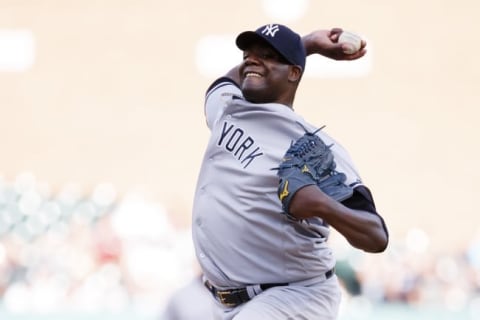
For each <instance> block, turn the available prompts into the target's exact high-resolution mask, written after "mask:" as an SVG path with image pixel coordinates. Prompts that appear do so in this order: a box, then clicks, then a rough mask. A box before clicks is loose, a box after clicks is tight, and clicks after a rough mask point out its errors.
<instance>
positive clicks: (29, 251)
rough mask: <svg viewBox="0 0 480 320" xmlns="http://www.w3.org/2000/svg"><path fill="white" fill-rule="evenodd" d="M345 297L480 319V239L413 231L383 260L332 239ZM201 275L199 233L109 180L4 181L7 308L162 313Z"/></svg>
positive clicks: (3, 296) (1, 237)
mask: <svg viewBox="0 0 480 320" xmlns="http://www.w3.org/2000/svg"><path fill="white" fill-rule="evenodd" d="M331 244H332V246H333V247H334V250H335V254H336V255H337V258H338V264H337V275H338V276H339V279H340V280H341V282H342V284H343V287H344V290H345V296H346V299H345V301H347V302H348V301H349V300H350V299H354V298H355V297H362V299H363V300H364V301H369V303H372V304H377V303H396V304H408V305H412V306H415V305H419V306H425V305H442V306H443V307H446V308H448V309H449V310H453V311H455V310H464V309H470V310H475V312H477V311H478V314H480V236H479V237H478V238H476V237H474V239H472V241H471V243H470V244H469V245H468V246H466V247H465V248H463V249H462V250H459V251H456V252H434V251H433V250H430V249H429V246H428V235H427V234H426V233H424V232H422V230H420V229H412V230H411V231H410V232H409V233H408V234H407V235H406V236H405V238H404V239H392V240H391V244H390V247H389V249H388V250H387V251H386V252H385V253H382V254H379V255H370V254H363V253H362V252H360V251H358V250H354V249H352V248H351V247H350V246H349V245H348V244H346V243H345V241H344V240H342V238H340V237H338V236H335V234H334V235H333V237H332V239H331ZM198 274H199V271H198V268H197V266H196V263H195V259H194V253H193V247H192V244H191V238H190V230H189V228H188V227H178V226H175V225H174V223H172V219H171V216H169V213H168V212H167V210H166V209H165V208H164V207H163V206H162V205H161V204H158V203H155V202H153V201H149V200H148V199H146V198H145V197H144V196H142V195H141V194H138V193H131V194H125V195H122V196H119V195H118V194H117V192H116V191H115V188H114V187H113V186H112V185H110V184H99V185H98V186H96V187H94V188H92V190H90V192H85V191H83V190H82V189H81V188H80V187H79V186H77V185H74V184H70V185H66V186H65V187H64V188H62V189H60V190H57V191H55V192H54V191H52V190H51V189H50V187H49V186H48V184H46V183H42V182H39V181H37V180H36V178H35V177H34V176H33V175H32V174H30V173H22V174H20V175H19V176H17V177H16V178H15V179H12V180H11V181H7V180H6V179H0V303H1V304H2V305H3V308H4V309H6V310H7V311H8V312H10V313H35V314H39V313H44V314H49V313H56V312H65V311H69V312H110V313H116V312H118V313H121V312H125V311H129V312H132V311H133V312H136V313H139V314H144V315H159V314H160V313H161V312H162V310H164V308H166V306H167V303H168V301H169V299H170V297H172V296H173V295H174V294H175V292H178V291H179V290H181V289H182V288H183V287H185V286H186V285H187V284H188V283H189V282H190V280H191V279H195V278H196V277H197V276H198Z"/></svg>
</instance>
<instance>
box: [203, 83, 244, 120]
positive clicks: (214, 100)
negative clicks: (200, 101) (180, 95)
mask: <svg viewBox="0 0 480 320" xmlns="http://www.w3.org/2000/svg"><path fill="white" fill-rule="evenodd" d="M233 96H237V97H242V92H241V90H240V88H239V87H238V85H237V84H236V83H235V82H234V81H233V80H232V79H230V78H227V77H223V78H220V79H217V80H216V81H214V82H213V83H212V84H211V85H210V87H209V88H208V89H207V92H206V95H205V119H206V121H207V126H208V128H209V129H212V127H213V126H214V124H215V123H216V122H217V121H218V119H220V117H221V115H222V113H223V110H224V109H225V107H226V106H227V103H228V102H229V101H230V100H231V99H232V97H233Z"/></svg>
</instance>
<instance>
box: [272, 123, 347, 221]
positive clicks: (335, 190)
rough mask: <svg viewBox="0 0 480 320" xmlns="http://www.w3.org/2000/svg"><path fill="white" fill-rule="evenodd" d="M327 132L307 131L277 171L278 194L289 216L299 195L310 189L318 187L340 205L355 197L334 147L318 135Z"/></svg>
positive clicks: (286, 154)
mask: <svg viewBox="0 0 480 320" xmlns="http://www.w3.org/2000/svg"><path fill="white" fill-rule="evenodd" d="M302 127H303V126H302ZM323 128H324V127H321V128H319V129H317V130H316V131H314V132H308V131H307V130H306V129H305V128H304V127H303V129H304V130H305V134H304V135H303V136H302V137H300V138H299V139H297V140H296V141H295V142H294V143H292V145H291V146H290V147H289V148H288V150H287V151H286V153H285V155H284V157H283V159H282V162H281V163H280V166H279V167H278V168H275V169H277V170H278V172H277V175H278V177H279V186H278V192H277V194H278V197H279V199H280V201H281V202H282V208H283V211H284V212H285V213H287V214H288V213H289V211H288V209H289V207H290V201H291V200H292V198H293V196H294V195H295V193H296V192H297V191H298V190H300V189H301V188H303V187H306V186H309V185H317V186H318V187H319V188H320V189H321V190H322V191H323V192H324V193H325V194H327V195H328V196H330V197H332V198H333V199H335V200H337V201H342V200H345V199H347V198H348V197H350V196H351V195H352V193H353V189H352V188H351V187H349V186H347V185H346V184H345V180H346V176H345V174H343V173H340V172H338V171H336V170H335V167H336V164H335V160H334V157H333V153H332V150H331V149H330V148H331V146H327V145H326V144H325V143H324V142H323V140H322V139H320V137H319V136H318V135H317V134H316V133H317V132H318V131H320V130H321V129H323Z"/></svg>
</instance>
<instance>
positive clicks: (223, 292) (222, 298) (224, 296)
mask: <svg viewBox="0 0 480 320" xmlns="http://www.w3.org/2000/svg"><path fill="white" fill-rule="evenodd" d="M230 294H231V293H230V291H227V290H218V291H217V297H218V299H219V300H220V302H221V303H222V304H223V305H224V306H226V307H229V308H231V307H235V306H236V305H237V304H236V303H233V302H227V299H228V295H230Z"/></svg>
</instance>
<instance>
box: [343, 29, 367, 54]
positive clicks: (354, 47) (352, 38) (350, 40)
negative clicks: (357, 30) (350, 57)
mask: <svg viewBox="0 0 480 320" xmlns="http://www.w3.org/2000/svg"><path fill="white" fill-rule="evenodd" d="M338 42H339V43H341V44H345V45H344V46H343V47H344V49H343V52H345V53H346V54H353V53H355V52H357V51H358V50H360V46H361V45H362V38H361V37H360V36H359V35H356V34H354V33H352V32H348V31H342V33H341V34H340V37H338Z"/></svg>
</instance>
